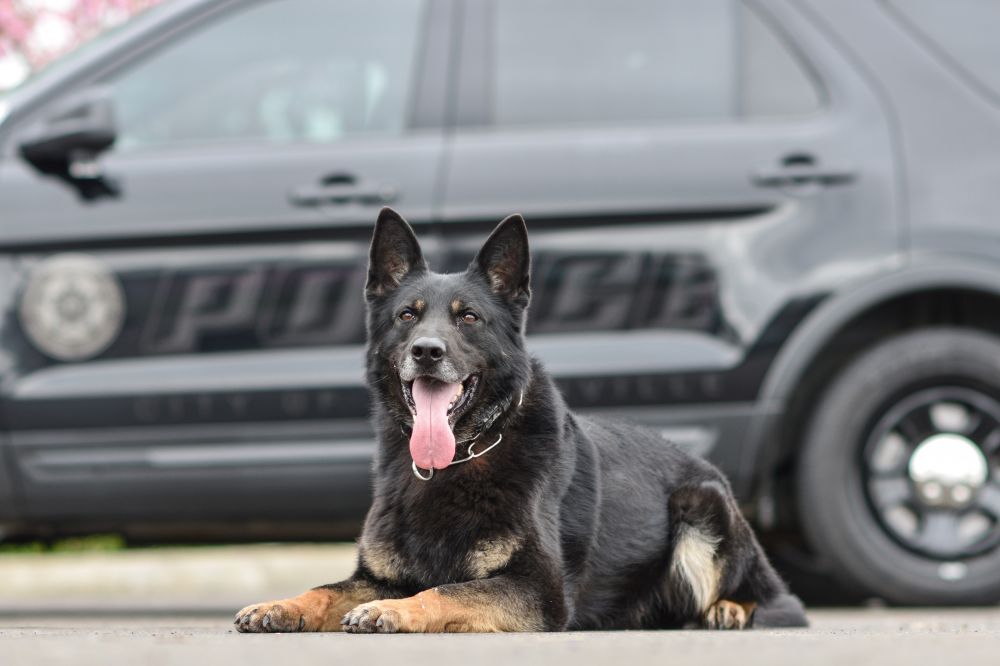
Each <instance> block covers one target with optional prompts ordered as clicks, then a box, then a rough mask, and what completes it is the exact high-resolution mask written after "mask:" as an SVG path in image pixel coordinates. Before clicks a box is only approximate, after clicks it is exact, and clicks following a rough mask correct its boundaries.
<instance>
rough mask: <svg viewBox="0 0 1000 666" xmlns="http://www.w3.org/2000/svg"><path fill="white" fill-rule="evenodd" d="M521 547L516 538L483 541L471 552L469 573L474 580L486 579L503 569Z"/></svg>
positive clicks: (519, 541) (468, 558)
mask: <svg viewBox="0 0 1000 666" xmlns="http://www.w3.org/2000/svg"><path fill="white" fill-rule="evenodd" d="M520 545H521V540H520V539H518V538H516V537H507V538H498V539H482V540H480V541H479V542H478V543H477V544H476V545H475V547H474V548H473V549H472V550H470V551H469V555H468V557H467V560H468V567H469V573H470V574H471V575H472V577H473V578H486V577H487V576H489V575H490V574H491V573H493V572H494V571H497V570H499V569H501V568H503V567H504V566H505V565H506V564H507V563H508V562H509V561H510V558H511V556H512V555H514V551H516V550H517V549H518V547H519V546H520Z"/></svg>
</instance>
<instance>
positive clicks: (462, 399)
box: [403, 375, 479, 469]
mask: <svg viewBox="0 0 1000 666" xmlns="http://www.w3.org/2000/svg"><path fill="white" fill-rule="evenodd" d="M478 383H479V375H469V376H468V377H466V378H465V379H464V380H462V381H461V382H455V383H447V382H442V381H440V380H437V379H434V378H433V377H427V376H423V377H417V378H416V379H414V380H413V381H412V382H403V396H404V397H405V399H406V403H407V405H408V406H409V408H410V411H411V412H412V413H413V432H412V433H411V434H410V455H411V456H412V457H413V462H415V463H416V464H417V467H421V468H423V469H444V468H445V467H447V466H448V464H449V463H451V461H452V459H454V457H455V433H454V428H455V423H456V422H457V421H458V419H459V418H460V417H461V416H462V415H463V414H464V413H465V412H466V411H468V409H469V407H470V406H471V405H472V401H473V398H474V397H475V393H476V387H477V385H478Z"/></svg>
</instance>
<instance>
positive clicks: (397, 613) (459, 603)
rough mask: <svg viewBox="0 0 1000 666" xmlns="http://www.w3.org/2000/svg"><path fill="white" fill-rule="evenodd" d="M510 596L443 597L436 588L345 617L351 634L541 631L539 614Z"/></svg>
mask: <svg viewBox="0 0 1000 666" xmlns="http://www.w3.org/2000/svg"><path fill="white" fill-rule="evenodd" d="M530 606H531V604H529V603H518V602H517V600H516V599H515V598H511V597H494V596H482V597H481V596H479V595H473V594H455V595H452V594H442V593H441V592H440V591H439V590H438V588H433V589H430V590H425V591H424V592H421V593H420V594H417V595H416V596H413V597H408V598H406V599H386V600H381V601H372V602H370V603H367V604H362V605H360V606H358V607H357V608H355V609H354V610H352V611H351V612H349V613H348V614H347V615H346V616H345V617H344V630H345V631H349V632H351V633H396V632H404V633H437V632H468V633H479V632H498V631H541V630H542V628H543V624H542V618H541V616H540V614H539V613H538V612H537V611H535V610H533V609H531V608H530Z"/></svg>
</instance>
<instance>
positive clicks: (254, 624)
mask: <svg viewBox="0 0 1000 666" xmlns="http://www.w3.org/2000/svg"><path fill="white" fill-rule="evenodd" d="M233 624H235V625H236V629H237V631H239V632H241V633H245V634H247V633H290V632H296V631H302V630H303V629H304V628H305V624H306V619H305V616H304V615H302V613H301V612H299V610H298V608H296V607H295V606H293V605H289V604H287V603H286V602H274V601H271V602H268V603H264V604H253V605H251V606H247V607H246V608H244V609H243V610H241V611H240V612H239V613H237V614H236V619H235V620H233Z"/></svg>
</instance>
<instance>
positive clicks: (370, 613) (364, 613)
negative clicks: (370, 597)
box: [340, 600, 417, 634]
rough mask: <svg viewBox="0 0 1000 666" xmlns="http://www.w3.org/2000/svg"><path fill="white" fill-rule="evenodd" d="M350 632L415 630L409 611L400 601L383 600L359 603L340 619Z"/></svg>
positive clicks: (379, 632) (380, 632)
mask: <svg viewBox="0 0 1000 666" xmlns="http://www.w3.org/2000/svg"><path fill="white" fill-rule="evenodd" d="M340 624H342V625H343V626H344V631H346V632H348V633H351V634H394V633H396V632H400V631H404V632H409V631H416V630H417V629H416V628H415V627H414V626H413V622H412V621H411V620H410V613H409V612H407V609H406V608H405V607H404V606H403V604H402V603H401V602H400V601H395V600H384V601H372V602H370V603H367V604H361V605H360V606H357V607H356V608H354V609H353V610H351V611H349V612H348V613H347V615H345V616H344V619H342V620H341V621H340Z"/></svg>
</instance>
